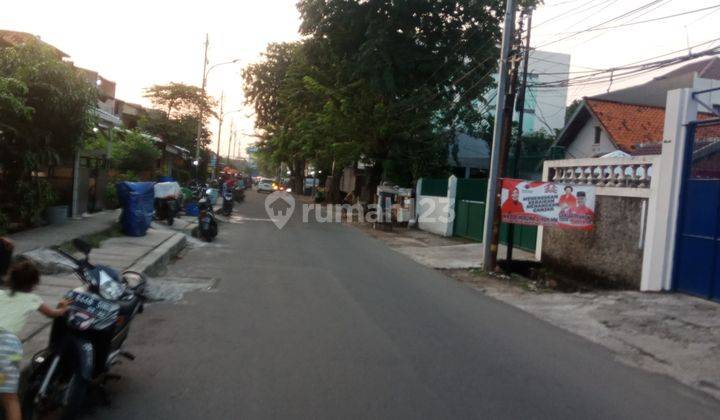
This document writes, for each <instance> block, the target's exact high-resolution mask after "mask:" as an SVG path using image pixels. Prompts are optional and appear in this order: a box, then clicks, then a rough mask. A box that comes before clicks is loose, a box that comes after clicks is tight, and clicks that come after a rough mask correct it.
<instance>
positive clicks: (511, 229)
mask: <svg viewBox="0 0 720 420" xmlns="http://www.w3.org/2000/svg"><path fill="white" fill-rule="evenodd" d="M524 12H525V14H527V35H525V51H524V56H523V77H522V84H521V85H520V93H519V94H518V98H517V103H516V104H515V110H516V111H518V114H519V117H518V132H517V138H516V139H515V150H514V154H515V156H514V159H513V160H514V165H513V172H512V177H513V178H517V177H518V176H520V153H522V136H523V122H524V119H525V90H526V89H527V78H528V63H529V61H530V32H531V31H532V13H533V9H532V8H528V9H527V10H525V11H524ZM514 236H515V225H514V224H512V223H511V224H510V225H509V226H508V242H507V256H506V258H505V259H506V260H507V261H508V262H509V261H512V253H513V246H514V245H515V240H514Z"/></svg>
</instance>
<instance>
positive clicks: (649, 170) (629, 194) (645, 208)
mask: <svg viewBox="0 0 720 420" xmlns="http://www.w3.org/2000/svg"><path fill="white" fill-rule="evenodd" d="M659 164H660V156H636V157H627V158H592V159H566V160H553V161H546V162H545V163H544V166H543V181H551V182H556V183H560V184H570V185H578V186H595V193H596V195H598V196H606V197H625V198H623V200H642V201H641V202H640V203H639V204H636V206H637V207H635V208H640V210H639V212H638V213H637V216H634V217H637V219H635V220H637V221H635V220H631V219H628V220H627V222H629V223H638V224H639V225H635V228H634V229H632V231H634V232H635V233H633V237H634V238H629V237H625V238H618V239H619V240H622V241H623V243H624V244H625V246H626V251H627V245H628V244H630V243H632V242H630V241H634V243H635V248H634V249H635V250H641V251H640V252H641V254H642V255H643V258H644V254H646V253H647V252H646V251H647V250H646V249H645V237H646V233H647V226H648V225H649V223H648V222H649V216H652V217H653V218H654V217H655V211H654V209H655V206H656V201H657V195H658V193H657V191H658V181H659V176H658V175H659V173H660V167H659ZM634 217H633V219H634ZM638 227H639V229H638ZM544 230H545V228H543V227H542V226H541V227H540V228H539V229H538V235H537V245H536V255H535V257H536V259H538V260H541V259H542V258H543V256H542V253H543V236H544ZM603 233H606V232H598V233H593V234H592V235H593V237H594V238H596V239H597V238H603V240H605V239H607V238H605V237H604V235H603ZM551 236H553V237H557V233H556V232H553V233H552V235H551ZM579 240H580V239H579ZM597 246H598V247H599V248H597V249H596V251H597V253H599V254H602V255H603V258H606V259H612V252H613V251H612V250H611V249H609V248H607V247H605V246H604V245H602V244H598V245H597ZM551 248H553V246H551ZM556 251H557V249H554V250H552V252H551V249H550V248H549V249H548V252H549V253H554V252H556ZM588 252H590V250H588ZM618 252H621V251H620V250H618ZM635 252H637V251H633V253H635ZM593 253H594V251H593ZM626 254H627V252H626ZM548 255H549V256H550V258H551V259H552V258H553V257H554V255H552V256H551V255H550V254H548ZM628 255H629V254H628ZM620 257H621V256H620V255H618V259H620ZM588 258H589V260H588V264H591V263H590V262H589V261H590V260H593V263H594V264H596V265H597V264H598V262H599V261H601V259H600V257H599V256H598V254H593V255H589V256H588ZM595 260H597V261H595ZM603 261H604V260H603ZM639 280H640V279H638V283H639ZM641 288H643V289H646V288H645V287H642V286H641Z"/></svg>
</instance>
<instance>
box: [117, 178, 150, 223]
mask: <svg viewBox="0 0 720 420" xmlns="http://www.w3.org/2000/svg"><path fill="white" fill-rule="evenodd" d="M153 185H154V183H152V182H127V181H124V182H118V183H117V184H115V187H116V188H117V193H118V199H119V201H120V205H121V206H122V215H121V216H120V224H121V225H122V231H123V233H125V234H126V235H128V236H145V233H146V232H147V230H148V228H149V227H150V223H152V219H153V213H154V212H155V190H154V189H153Z"/></svg>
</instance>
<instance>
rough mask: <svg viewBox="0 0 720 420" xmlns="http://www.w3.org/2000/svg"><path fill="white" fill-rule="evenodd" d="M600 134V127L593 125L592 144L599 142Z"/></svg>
mask: <svg viewBox="0 0 720 420" xmlns="http://www.w3.org/2000/svg"><path fill="white" fill-rule="evenodd" d="M601 134H602V128H600V127H595V138H594V139H593V143H594V144H600V135H601Z"/></svg>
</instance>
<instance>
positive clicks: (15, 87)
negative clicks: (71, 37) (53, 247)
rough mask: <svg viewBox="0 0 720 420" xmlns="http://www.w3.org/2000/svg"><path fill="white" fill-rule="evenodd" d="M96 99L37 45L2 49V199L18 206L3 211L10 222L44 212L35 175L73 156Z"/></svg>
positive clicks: (73, 72)
mask: <svg viewBox="0 0 720 420" xmlns="http://www.w3.org/2000/svg"><path fill="white" fill-rule="evenodd" d="M96 97H97V92H96V89H95V86H93V85H91V84H89V83H88V82H87V81H86V80H85V78H84V77H83V76H82V75H81V74H80V73H79V72H78V71H77V69H76V68H74V67H73V66H72V65H71V64H69V63H66V62H63V61H61V60H60V59H58V58H57V57H56V56H55V52H54V51H53V50H52V49H50V48H49V47H47V46H44V45H42V44H41V43H40V42H34V41H31V42H28V43H25V44H22V45H19V46H16V47H8V48H2V49H0V167H2V168H3V174H2V178H3V179H2V182H0V196H2V204H5V203H18V204H19V205H12V206H8V207H7V208H6V209H5V210H4V211H5V214H6V215H7V216H8V217H9V218H10V219H11V220H14V221H15V220H17V221H21V222H23V223H25V224H30V223H33V222H34V221H35V219H36V218H37V215H38V214H39V213H40V212H41V211H42V210H44V206H46V205H47V204H48V202H49V201H50V200H48V199H47V195H46V192H45V191H44V190H43V188H45V185H44V184H43V183H42V182H41V181H40V180H38V179H37V178H36V174H37V172H39V171H41V170H45V169H46V168H47V167H48V166H52V165H56V164H58V163H59V161H60V159H61V158H63V157H67V158H70V157H72V156H73V153H74V151H75V150H77V148H78V147H79V146H80V145H81V144H82V142H83V140H84V139H85V137H86V136H87V135H88V134H89V133H91V131H90V128H91V127H92V126H93V123H94V117H93V114H92V112H91V110H92V108H93V107H94V106H95V103H96V102H95V101H96ZM43 197H45V198H43ZM2 204H0V205H2Z"/></svg>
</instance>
